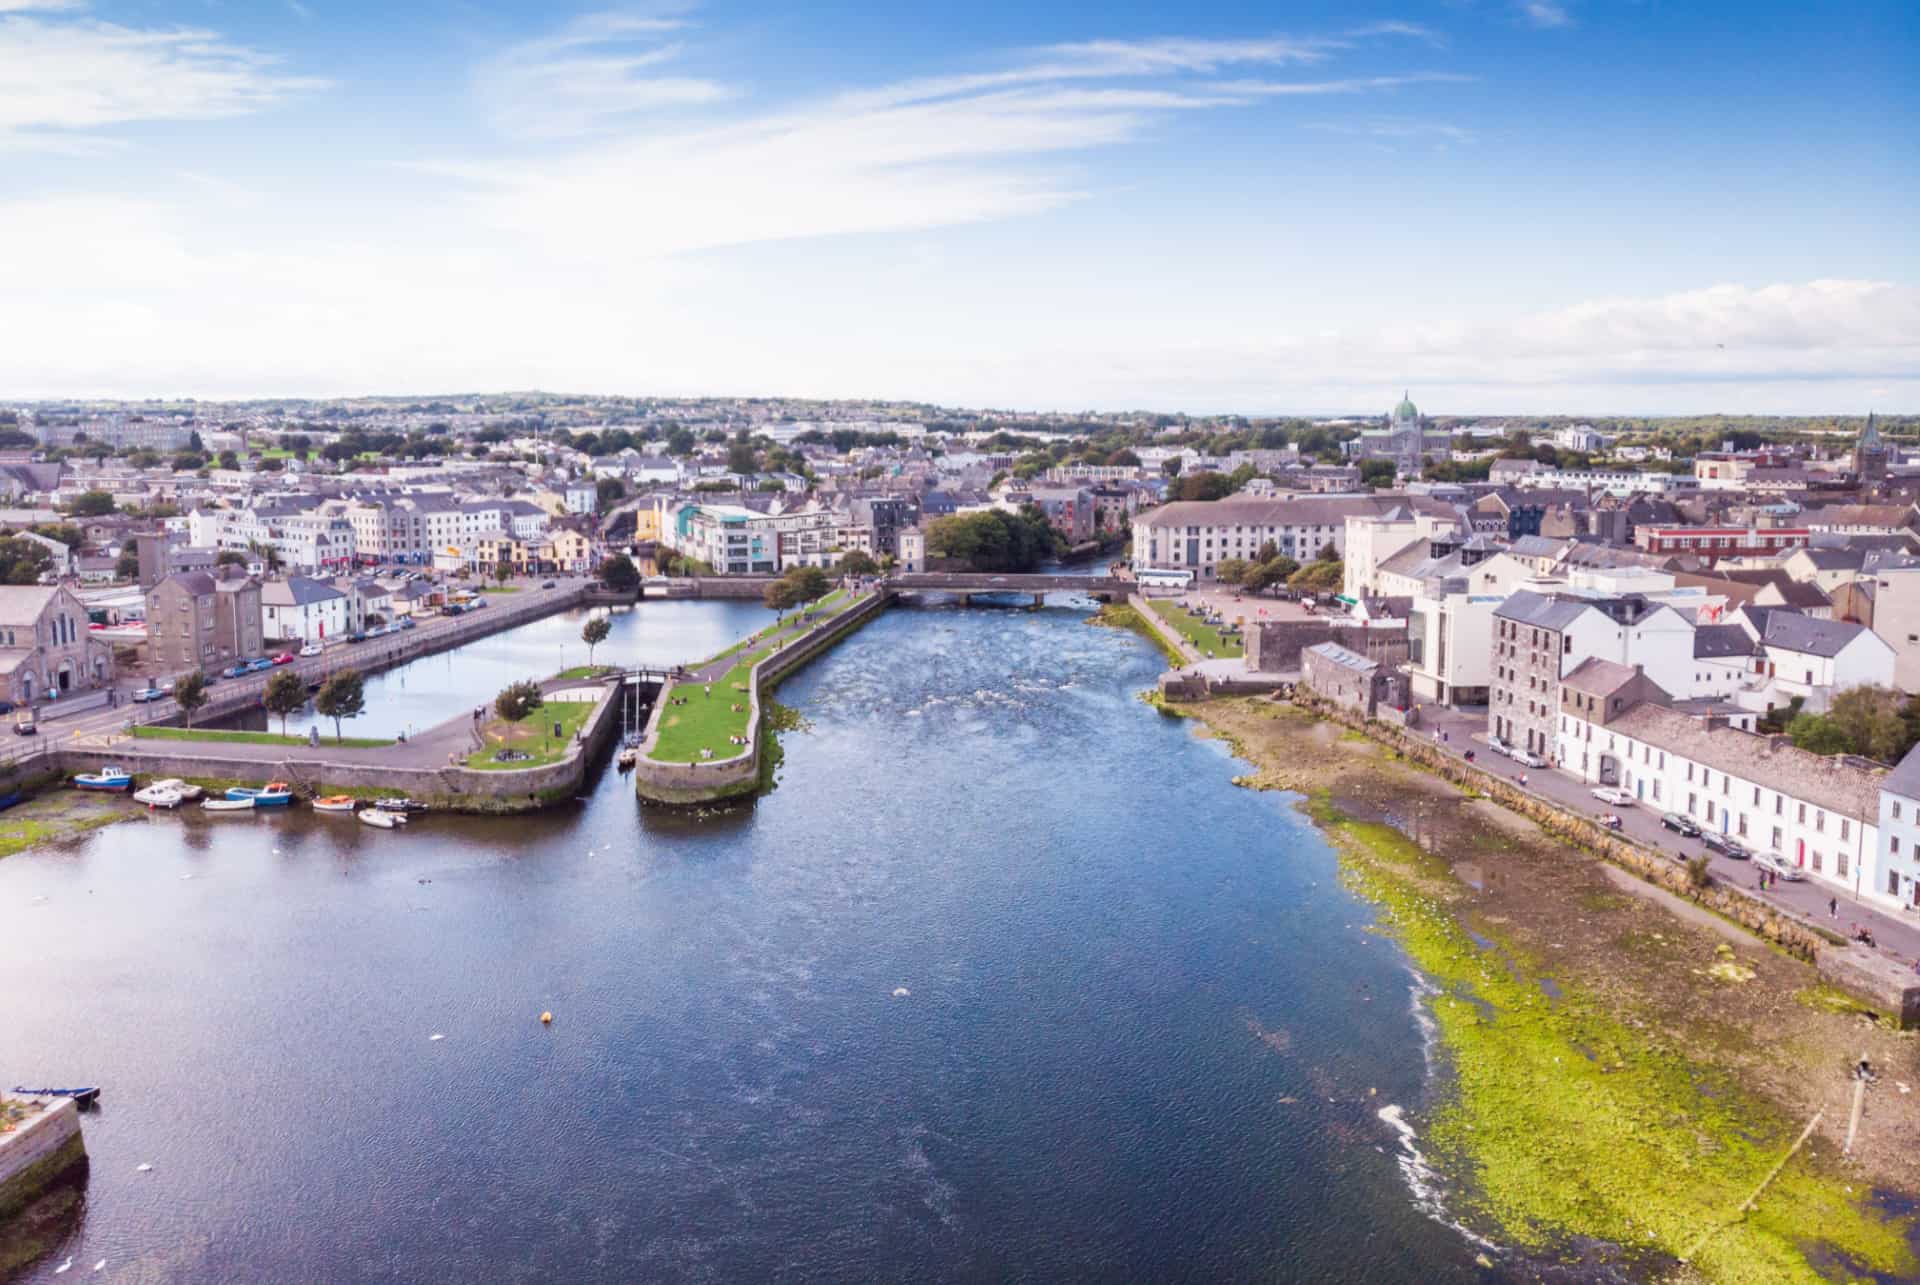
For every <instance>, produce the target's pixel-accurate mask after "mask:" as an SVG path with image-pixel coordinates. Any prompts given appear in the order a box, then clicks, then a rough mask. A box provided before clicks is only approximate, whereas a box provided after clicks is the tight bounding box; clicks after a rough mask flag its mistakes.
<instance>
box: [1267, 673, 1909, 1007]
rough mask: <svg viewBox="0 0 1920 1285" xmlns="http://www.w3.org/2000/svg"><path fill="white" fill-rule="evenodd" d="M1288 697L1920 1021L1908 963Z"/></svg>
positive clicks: (1312, 701) (1402, 738)
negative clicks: (1699, 879) (1693, 875)
mask: <svg viewBox="0 0 1920 1285" xmlns="http://www.w3.org/2000/svg"><path fill="white" fill-rule="evenodd" d="M1293 703H1294V704H1295V705H1297V706H1299V707H1300V708H1302V709H1305V710H1307V711H1308V712H1310V713H1312V714H1314V715H1316V716H1317V717H1320V718H1324V719H1327V720H1329V721H1332V722H1336V723H1340V724H1342V725H1343V726H1346V727H1350V728H1352V729H1354V730H1355V731H1357V732H1360V733H1362V734H1363V735H1365V736H1367V737H1369V738H1370V739H1372V740H1374V741H1377V742H1379V743H1380V744H1381V745H1384V746H1386V747H1387V748H1388V749H1391V750H1393V751H1394V752H1395V753H1396V754H1398V755H1400V756H1401V757H1402V758H1404V759H1406V760H1408V761H1409V762H1412V763H1417V764H1418V765H1419V766H1421V767H1423V768H1425V769H1426V770H1428V771H1430V772H1432V773H1434V774H1435V775H1436V776H1440V777H1444V778H1445V779H1446V780H1448V781H1451V782H1453V783H1454V784H1455V785H1458V786H1460V787H1462V788H1463V789H1470V790H1473V791H1475V792H1477V793H1479V794H1482V795H1485V796H1486V797H1487V798H1489V799H1492V800H1493V801H1494V802H1496V803H1498V804H1500V805H1501V806H1502V807H1505V808H1507V809H1508V810H1510V811H1513V812H1517V813H1519V814H1520V815H1521V816H1524V817H1526V818H1527V819H1528V820H1530V821H1533V822H1535V823H1536V824H1537V825H1539V826H1540V828H1541V829H1543V830H1545V831H1546V832H1547V833H1549V834H1551V835H1553V836H1554V837H1555V838H1557V839H1560V840H1562V841H1564V842H1566V843H1570V844H1573V845H1575V846H1576V847H1580V848H1584V849H1586V850H1587V851H1589V852H1591V853H1593V854H1594V855H1596V856H1598V857H1601V858H1603V859H1604V860H1607V861H1611V862H1612V863H1613V864H1615V865H1617V866H1621V867H1623V868H1625V869H1627V870H1630V871H1632V872H1633V873H1634V874H1636V875H1639V876H1640V877H1641V878H1642V879H1645V880H1646V881H1647V882H1648V883H1651V884H1653V885H1655V886H1656V887H1659V888H1663V889H1665V890H1666V891H1668V892H1670V893H1673V894H1674V895H1675V896H1679V897H1684V898H1686V899H1687V900H1689V901H1692V902H1694V903H1695V904H1696V905H1700V906H1703V907H1705V908H1706V909H1708V910H1711V911H1713V912H1714V913H1715V914H1718V915H1720V916H1721V917H1722V918H1724V919H1728V920H1731V921H1732V922H1733V923H1736V924H1738V925H1739V926H1740V927H1742V928H1745V929H1746V930H1747V931H1749V932H1751V933H1753V934H1754V935H1755V936H1757V937H1759V938H1761V939H1762V940H1764V941H1769V942H1772V943H1773V944H1775V945H1777V946H1779V947H1780V948H1781V949H1783V950H1785V951H1787V952H1788V953H1789V954H1792V955H1796V956H1798V957H1799V958H1801V959H1804V960H1807V961H1808V962H1809V963H1811V964H1813V965H1814V967H1815V968H1816V969H1818V970H1819V972H1820V975H1821V976H1822V977H1823V978H1825V979H1826V980H1827V981H1829V982H1831V983H1833V984H1834V985H1836V986H1839V987H1840V988H1842V989H1843V990H1846V991H1848V992H1850V993H1851V994H1853V995H1855V996H1856V997H1858V998H1859V999H1861V1000H1863V1001H1865V1002H1866V1003H1868V1004H1870V1005H1871V1006H1872V1007H1873V1008H1874V1009H1875V1011H1877V1012H1880V1013H1883V1014H1886V1015H1887V1016H1889V1017H1892V1018H1894V1019H1896V1020H1897V1021H1898V1022H1899V1023H1900V1025H1901V1026H1902V1027H1903V1028H1911V1027H1914V1026H1916V1025H1920V985H1916V984H1915V978H1914V974H1913V972H1912V970H1911V969H1907V968H1903V967H1901V966H1900V965H1899V964H1897V963H1895V962H1894V961H1892V960H1888V959H1886V958H1885V957H1884V956H1882V955H1879V954H1878V953H1876V952H1874V951H1870V950H1866V949H1864V948H1861V947H1857V946H1853V945H1850V944H1849V943H1847V942H1845V941H1844V940H1841V939H1839V938H1838V937H1837V936H1836V935H1834V934H1831V933H1828V932H1824V931H1822V930H1820V929H1819V928H1816V927H1815V926H1814V925H1812V924H1810V923H1808V922H1806V921H1804V920H1802V919H1800V918H1799V917H1797V916H1795V915H1792V914H1789V913H1787V912H1786V911H1783V910H1781V909H1779V908H1778V907H1775V906H1772V905H1770V904H1768V903H1767V902H1764V901H1761V900H1760V899H1759V898H1757V897H1754V896H1751V895H1750V894H1748V893H1747V891H1746V890H1745V889H1743V888H1739V887H1735V886H1733V885H1731V884H1727V883H1722V882H1719V881H1716V882H1714V883H1711V884H1709V885H1708V886H1707V887H1705V888H1696V887H1694V885H1693V881H1692V880H1691V879H1690V878H1689V877H1688V875H1687V872H1686V868H1685V867H1684V866H1682V865H1681V864H1680V863H1679V862H1677V861H1675V860H1674V859H1673V858H1672V857H1671V856H1669V855H1667V854H1665V853H1662V852H1660V851H1658V850H1657V849H1654V848H1649V847H1647V846H1645V845H1644V844H1641V843H1638V842H1636V841H1635V840H1633V839H1630V838H1627V837H1626V836H1625V835H1623V834H1620V833H1618V832H1616V831H1613V830H1609V829H1607V828H1606V827H1605V826H1603V825H1601V824H1600V823H1599V822H1597V821H1593V820H1589V819H1588V818H1586V817H1583V816H1580V815H1579V814H1577V813H1573V812H1569V811H1567V810H1566V809H1565V808H1563V807H1561V806H1560V805H1559V804H1558V803H1557V802H1555V801H1554V800H1552V799H1549V798H1546V797H1545V796H1543V795H1539V794H1535V793H1534V792H1533V791H1531V790H1527V789H1523V788H1522V787H1521V786H1519V785H1518V784H1516V783H1515V782H1513V781H1511V780H1509V779H1508V778H1506V777H1504V776H1499V775H1496V774H1495V773H1492V772H1488V771H1486V770H1485V769H1483V768H1480V767H1478V766H1476V765H1474V764H1472V763H1468V762H1466V761H1465V760H1463V759H1461V758H1459V757H1458V756H1456V755H1453V754H1448V753H1446V752H1444V751H1442V750H1441V749H1440V748H1439V747H1437V746H1435V745H1432V744H1431V743H1429V742H1427V741H1425V740H1423V739H1421V738H1419V737H1417V736H1409V735H1408V734H1407V733H1406V732H1405V731H1403V730H1401V729H1400V728H1397V727H1393V726H1389V725H1387V724H1385V723H1382V722H1379V721H1377V720H1372V719H1363V718H1361V717H1360V716H1359V715H1358V713H1356V712H1355V711H1353V710H1350V709H1346V708H1344V707H1342V706H1339V705H1335V704H1333V703H1331V702H1329V701H1327V700H1325V699H1323V698H1321V697H1320V696H1319V695H1317V694H1316V693H1314V692H1312V691H1309V690H1307V689H1305V688H1298V687H1297V688H1295V690H1294V695H1293Z"/></svg>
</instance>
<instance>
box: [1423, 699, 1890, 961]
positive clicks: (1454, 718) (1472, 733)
mask: <svg viewBox="0 0 1920 1285" xmlns="http://www.w3.org/2000/svg"><path fill="white" fill-rule="evenodd" d="M1420 724H1421V725H1420V730H1419V733H1418V734H1419V735H1422V736H1427V737H1431V736H1432V735H1433V733H1434V732H1435V731H1436V730H1438V731H1443V732H1445V733H1446V735H1447V739H1446V741H1445V742H1444V743H1443V744H1442V746H1441V748H1442V749H1445V750H1447V751H1449V752H1451V753H1453V754H1456V755H1459V754H1464V753H1465V752H1466V751H1467V750H1469V749H1471V750H1473V751H1474V765H1475V766H1477V767H1482V768H1485V769H1487V770H1488V771H1490V772H1495V773H1498V774H1499V775H1502V776H1507V777H1512V778H1514V779H1515V780H1516V781H1517V780H1518V778H1519V777H1520V775H1521V774H1522V773H1523V772H1524V773H1525V774H1526V778H1527V789H1529V790H1531V791H1532V792H1533V793H1535V794H1538V795H1540V796H1542V797H1544V798H1547V799H1551V800H1552V801H1553V802H1555V803H1558V804H1559V805H1560V806H1562V807H1564V808H1566V809H1567V810H1568V811H1570V812H1577V813H1580V814H1582V815H1584V816H1595V817H1597V816H1604V815H1606V814H1607V813H1609V812H1611V813H1614V814H1616V815H1618V816H1619V817H1620V820H1621V830H1622V832H1623V833H1625V834H1626V835H1627V836H1629V837H1630V838H1633V839H1636V840H1638V841H1640V842H1641V843H1643V844H1645V845H1646V846H1648V847H1650V848H1656V849H1658V850H1659V851H1661V852H1664V853H1668V854H1670V855H1673V856H1674V858H1675V860H1680V859H1683V858H1686V857H1694V856H1699V855H1701V854H1703V853H1704V854H1705V855H1706V857H1707V868H1708V869H1709V870H1710V871H1711V872H1712V873H1713V877H1714V878H1716V879H1718V880H1720V881H1721V882H1722V883H1725V884H1729V885H1731V886H1734V887H1738V888H1744V889H1746V890H1747V891H1748V892H1749V893H1751V894H1752V895H1754V896H1757V897H1759V898H1760V899H1761V900H1763V901H1765V902H1767V903H1768V904H1769V905H1771V906H1773V907H1775V908H1776V909H1779V910H1782V911H1784V912H1786V913H1788V914H1790V915H1792V916H1794V917H1796V918H1799V919H1802V920H1805V921H1807V922H1809V923H1815V924H1818V925H1820V926H1821V927H1823V928H1826V929H1829V930H1831V931H1835V932H1840V933H1845V932H1847V931H1848V929H1849V928H1850V927H1851V926H1852V925H1854V924H1860V925H1862V926H1863V927H1866V928H1868V929H1869V930H1871V931H1872V933H1873V935H1874V940H1875V941H1876V942H1877V943H1878V944H1879V946H1880V948H1881V951H1882V953H1886V954H1891V955H1893V956H1895V957H1897V958H1899V959H1900V960H1902V961H1903V962H1912V961H1914V960H1916V959H1920V922H1916V921H1915V919H1914V918H1912V917H1909V916H1903V915H1899V914H1893V913H1889V912H1887V911H1884V910H1881V909H1879V908H1878V907H1876V906H1873V905H1871V904H1869V903H1867V902H1863V901H1858V900H1856V899H1855V898H1854V897H1853V896H1851V895H1850V894H1848V893H1846V892H1842V891H1839V890H1837V889H1835V888H1833V887H1832V886H1830V885H1828V884H1824V883H1816V882H1814V880H1813V879H1811V878H1809V879H1808V880H1806V882H1804V883H1785V882H1782V883H1780V884H1778V885H1776V886H1774V887H1772V888H1769V889H1767V890H1766V891H1764V892H1762V891H1760V890H1759V887H1758V883H1759V871H1758V870H1757V869H1755V867H1754V865H1753V863H1752V862H1751V861H1730V860H1728V859H1727V858H1726V857H1723V856H1720V855H1718V854H1717V853H1714V852H1710V851H1708V850H1707V849H1706V848H1705V847H1704V846H1702V845H1701V843H1700V841H1699V840H1698V839H1684V838H1682V837H1681V836H1680V835H1678V834H1676V833H1674V832H1673V831H1672V830H1669V829H1667V828H1666V827H1665V826H1662V825H1661V824H1660V815H1661V812H1660V809H1658V808H1649V807H1647V806H1645V805H1644V804H1635V805H1633V806H1630V807H1624V808H1622V807H1615V806H1611V805H1609V804H1605V803H1602V802H1601V801H1600V800H1599V799H1596V798H1594V797H1593V793H1592V791H1593V788H1594V787H1592V786H1590V785H1586V784H1584V783H1582V782H1580V781H1576V780H1574V779H1573V778H1572V777H1569V776H1564V775H1562V774H1561V773H1559V772H1556V771H1554V770H1553V769H1552V768H1523V767H1521V766H1520V765H1519V764H1518V763H1515V762H1514V761H1513V760H1512V759H1509V758H1507V757H1506V756H1504V755H1501V754H1495V753H1494V752H1492V751H1491V750H1489V749H1488V748H1487V716H1486V712H1485V710H1470V711H1464V712H1463V711H1459V710H1451V709H1443V708H1441V707H1438V706H1433V705H1423V706H1421V708H1420ZM1829 902H1837V907H1836V909H1835V910H1829V909H1828V905H1829Z"/></svg>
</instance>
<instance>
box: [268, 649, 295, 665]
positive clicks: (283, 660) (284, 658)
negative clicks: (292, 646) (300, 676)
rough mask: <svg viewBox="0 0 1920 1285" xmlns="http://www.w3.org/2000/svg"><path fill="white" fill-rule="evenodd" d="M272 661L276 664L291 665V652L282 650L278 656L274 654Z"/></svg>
mask: <svg viewBox="0 0 1920 1285" xmlns="http://www.w3.org/2000/svg"><path fill="white" fill-rule="evenodd" d="M273 663H274V664H276V665H291V664H292V663H293V653H292V652H290V651H283V652H281V653H280V654H279V655H278V656H275V657H274V658H273Z"/></svg>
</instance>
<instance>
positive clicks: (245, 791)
mask: <svg viewBox="0 0 1920 1285" xmlns="http://www.w3.org/2000/svg"><path fill="white" fill-rule="evenodd" d="M227 797H228V798H229V799H232V800H234V801H235V802H240V801H243V800H246V801H251V802H252V804H253V806H254V807H256V808H284V807H286V806H287V805H288V804H290V803H292V802H293V787H292V786H290V785H288V784H287V783H286V782H285V781H269V782H267V784H266V787H265V788H264V789H259V790H255V789H249V788H248V787H247V786H244V785H236V786H233V787H231V788H229V789H228V790H227Z"/></svg>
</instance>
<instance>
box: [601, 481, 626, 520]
mask: <svg viewBox="0 0 1920 1285" xmlns="http://www.w3.org/2000/svg"><path fill="white" fill-rule="evenodd" d="M626 498H627V484H626V483H625V482H622V481H621V480H620V479H619V478H617V477H603V478H601V479H600V480H599V481H598V482H595V483H594V484H593V499H594V507H595V508H596V509H597V510H598V511H599V512H601V513H605V512H606V511H607V510H608V509H611V508H612V507H614V506H615V505H616V504H618V503H620V501H622V500H624V499H626Z"/></svg>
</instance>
